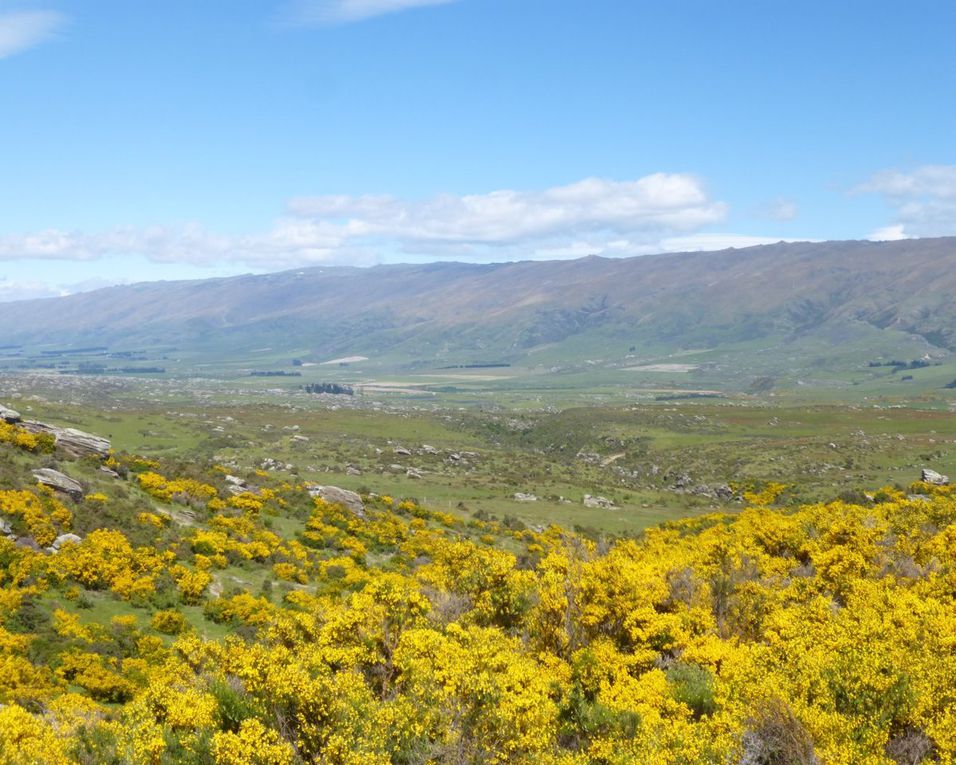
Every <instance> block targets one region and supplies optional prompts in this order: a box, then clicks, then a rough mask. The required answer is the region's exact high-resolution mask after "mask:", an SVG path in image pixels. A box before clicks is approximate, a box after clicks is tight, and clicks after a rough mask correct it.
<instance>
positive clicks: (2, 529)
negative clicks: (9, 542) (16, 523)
mask: <svg viewBox="0 0 956 765" xmlns="http://www.w3.org/2000/svg"><path fill="white" fill-rule="evenodd" d="M12 533H13V526H11V525H10V524H9V523H8V522H7V521H5V520H3V518H0V534H3V535H4V536H10V535H11V534H12Z"/></svg>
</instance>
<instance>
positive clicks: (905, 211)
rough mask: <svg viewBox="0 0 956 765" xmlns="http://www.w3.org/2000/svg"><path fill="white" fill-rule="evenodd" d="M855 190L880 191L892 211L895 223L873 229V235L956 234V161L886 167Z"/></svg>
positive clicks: (899, 236)
mask: <svg viewBox="0 0 956 765" xmlns="http://www.w3.org/2000/svg"><path fill="white" fill-rule="evenodd" d="M853 193H855V194H879V195H880V196H881V197H883V200H884V201H885V202H886V204H887V205H888V206H889V207H890V209H891V210H892V211H893V216H894V219H895V220H894V222H893V224H892V225H889V226H886V227H884V228H881V229H879V230H878V231H874V232H873V233H872V234H871V235H870V237H869V238H871V239H874V238H883V239H891V238H896V239H905V238H908V237H914V236H947V235H953V234H956V165H924V166H922V167H918V168H916V169H915V170H912V171H910V172H903V171H900V170H885V171H883V172H880V173H877V174H875V175H874V176H873V177H872V178H870V179H869V180H868V181H867V182H866V183H863V184H860V185H859V186H857V187H856V188H855V189H854V190H853Z"/></svg>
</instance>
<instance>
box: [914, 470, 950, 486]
mask: <svg viewBox="0 0 956 765" xmlns="http://www.w3.org/2000/svg"><path fill="white" fill-rule="evenodd" d="M920 480H921V481H922V482H923V483H931V484H933V485H934V486H946V485H947V484H948V483H949V476H948V475H943V474H942V473H937V472H936V471H935V470H930V469H929V468H923V472H922V475H921V477H920Z"/></svg>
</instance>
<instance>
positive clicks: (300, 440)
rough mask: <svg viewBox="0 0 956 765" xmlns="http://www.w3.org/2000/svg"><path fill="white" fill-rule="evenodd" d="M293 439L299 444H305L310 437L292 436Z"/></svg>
mask: <svg viewBox="0 0 956 765" xmlns="http://www.w3.org/2000/svg"><path fill="white" fill-rule="evenodd" d="M291 440H292V441H295V442H296V443H299V444H305V443H308V442H309V437H308V436H292V439H291Z"/></svg>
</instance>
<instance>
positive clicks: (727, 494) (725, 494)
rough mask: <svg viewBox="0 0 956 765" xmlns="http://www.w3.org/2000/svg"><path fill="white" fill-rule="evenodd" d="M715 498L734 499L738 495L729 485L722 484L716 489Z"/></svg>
mask: <svg viewBox="0 0 956 765" xmlns="http://www.w3.org/2000/svg"><path fill="white" fill-rule="evenodd" d="M714 496H715V497H717V499H733V498H734V497H735V496H736V494H734V490H733V489H731V488H730V487H729V486H728V485H727V484H725V483H721V484H718V485H717V486H715V487H714Z"/></svg>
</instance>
